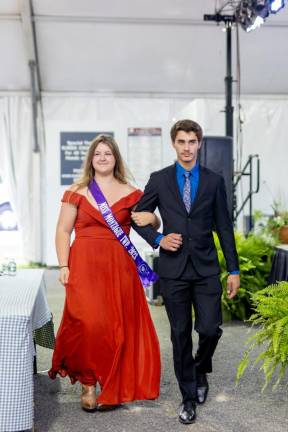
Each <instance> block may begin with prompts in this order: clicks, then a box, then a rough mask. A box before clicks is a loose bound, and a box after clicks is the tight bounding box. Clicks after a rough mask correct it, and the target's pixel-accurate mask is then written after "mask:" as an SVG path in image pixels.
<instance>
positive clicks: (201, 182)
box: [190, 165, 205, 213]
mask: <svg viewBox="0 0 288 432" xmlns="http://www.w3.org/2000/svg"><path fill="white" fill-rule="evenodd" d="M203 177H205V172H203V167H202V166H201V165H199V183H198V188H197V191H196V196H195V199H194V201H193V203H192V205H191V209H190V213H191V212H192V211H193V210H194V209H195V207H197V204H198V202H199V199H201V196H202V194H203V192H204V190H205V188H204V185H205V179H203Z"/></svg>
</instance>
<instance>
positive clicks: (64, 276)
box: [59, 267, 69, 285]
mask: <svg viewBox="0 0 288 432" xmlns="http://www.w3.org/2000/svg"><path fill="white" fill-rule="evenodd" d="M68 279H69V268H68V267H62V268H61V269H60V274H59V282H61V284H62V285H65V284H66V283H67V282H68Z"/></svg>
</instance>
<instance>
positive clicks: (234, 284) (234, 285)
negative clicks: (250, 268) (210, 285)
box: [227, 274, 240, 299]
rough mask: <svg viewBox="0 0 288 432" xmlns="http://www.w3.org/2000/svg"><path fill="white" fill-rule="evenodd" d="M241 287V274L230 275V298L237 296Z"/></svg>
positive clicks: (228, 290)
mask: <svg viewBox="0 0 288 432" xmlns="http://www.w3.org/2000/svg"><path fill="white" fill-rule="evenodd" d="M239 288H240V276H239V275H237V274H236V275H229V276H228V278H227V295H228V298H229V299H232V298H233V297H235V296H236V294H237V292H238V290H239Z"/></svg>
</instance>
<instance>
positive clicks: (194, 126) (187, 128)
mask: <svg viewBox="0 0 288 432" xmlns="http://www.w3.org/2000/svg"><path fill="white" fill-rule="evenodd" d="M179 131H184V132H187V133H188V132H194V133H195V135H196V136H197V139H198V141H199V142H201V141H202V138H203V131H202V128H201V126H200V125H199V124H198V123H196V122H195V121H193V120H189V119H186V120H178V121H177V122H176V123H175V124H174V125H173V126H172V128H171V130H170V136H171V140H172V142H174V141H175V139H176V135H177V133H178V132H179Z"/></svg>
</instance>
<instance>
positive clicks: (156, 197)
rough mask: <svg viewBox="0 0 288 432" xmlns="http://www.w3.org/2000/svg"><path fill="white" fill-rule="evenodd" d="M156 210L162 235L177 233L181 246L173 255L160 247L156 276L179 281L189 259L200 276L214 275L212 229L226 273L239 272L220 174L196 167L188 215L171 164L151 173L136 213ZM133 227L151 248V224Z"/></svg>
mask: <svg viewBox="0 0 288 432" xmlns="http://www.w3.org/2000/svg"><path fill="white" fill-rule="evenodd" d="M192 181H193V180H192ZM156 207H158V209H159V212H160V215H161V218H162V222H163V234H164V235H167V234H170V233H177V234H182V237H183V244H182V246H181V247H180V249H179V250H178V251H176V252H170V251H166V250H164V249H162V248H160V259H159V267H158V273H159V276H160V277H164V278H169V279H177V278H179V277H180V275H181V273H182V272H183V270H184V267H185V264H186V262H187V259H188V257H189V256H190V257H191V260H192V262H193V264H194V267H195V270H196V271H197V273H198V274H199V275H200V276H201V277H206V276H212V275H216V274H218V273H219V272H220V269H219V263H218V257H217V252H216V248H215V244H214V240H213V233H212V230H214V229H215V230H216V231H217V234H218V236H219V239H220V244H221V247H222V250H223V253H224V257H225V260H226V265H227V270H228V272H229V271H234V270H238V269H239V267H238V257H237V252H236V247H235V239H234V233H233V225H232V222H231V218H230V216H229V212H228V208H227V199H226V191H225V185H224V180H223V178H222V177H221V176H220V175H218V174H216V173H214V172H213V171H211V170H209V169H207V168H205V167H202V166H200V173H199V185H198V190H197V194H196V197H195V200H194V202H193V204H192V206H191V211H190V213H189V214H188V213H187V211H186V208H185V206H184V203H183V200H182V197H181V194H180V191H179V187H178V184H177V179H176V167H175V164H174V165H171V166H168V167H166V168H164V169H162V170H160V171H157V172H154V173H152V174H151V177H150V180H149V182H148V183H147V185H146V187H145V191H144V195H143V196H142V198H141V199H140V201H139V203H138V204H137V207H136V211H150V212H154V210H155V208H156ZM133 228H134V229H135V230H136V231H137V232H138V234H140V236H141V237H143V238H144V239H145V240H146V241H147V242H148V243H149V244H150V245H151V246H152V247H155V244H156V242H155V240H156V238H157V236H158V235H159V233H157V231H156V230H155V229H153V227H152V226H151V225H148V226H146V227H138V226H136V225H135V224H134V223H133Z"/></svg>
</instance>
